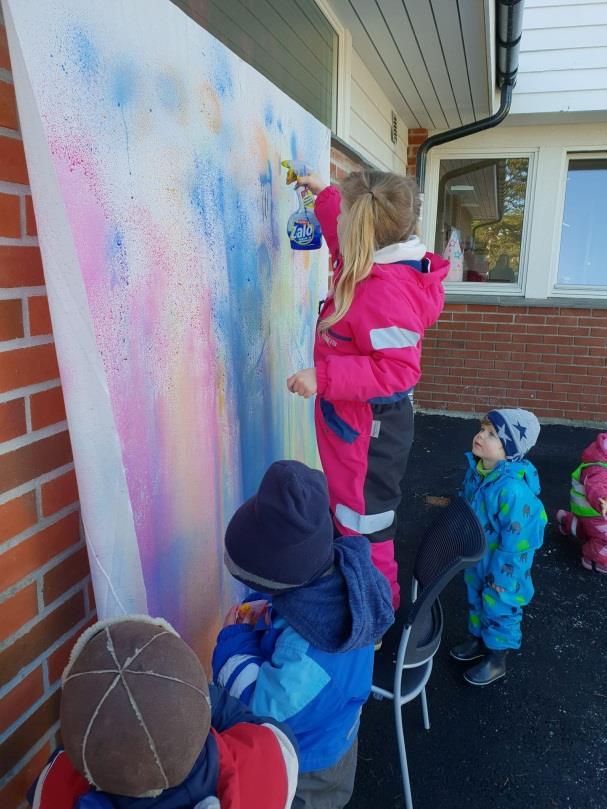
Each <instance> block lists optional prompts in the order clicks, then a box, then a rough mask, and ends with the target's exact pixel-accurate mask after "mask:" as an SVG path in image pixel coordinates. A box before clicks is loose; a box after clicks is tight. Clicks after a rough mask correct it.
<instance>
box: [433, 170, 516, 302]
mask: <svg viewBox="0 0 607 809" xmlns="http://www.w3.org/2000/svg"><path fill="white" fill-rule="evenodd" d="M528 175H529V158H528V157H483V158H481V157H479V158H475V157H466V158H462V159H441V161H440V165H439V184H438V201H437V217H436V234H435V242H434V249H435V251H436V252H438V253H442V254H443V255H444V256H445V258H448V259H449V261H450V263H451V269H450V272H449V275H448V277H447V281H450V282H461V281H464V282H476V283H483V284H486V283H492V284H508V285H511V287H513V288H514V287H515V288H516V289H517V290H518V289H519V287H520V285H521V275H522V273H521V265H522V256H523V236H524V225H525V213H526V198H527V179H528ZM479 290H480V288H479ZM483 291H485V290H484V288H483ZM496 291H497V290H496Z"/></svg>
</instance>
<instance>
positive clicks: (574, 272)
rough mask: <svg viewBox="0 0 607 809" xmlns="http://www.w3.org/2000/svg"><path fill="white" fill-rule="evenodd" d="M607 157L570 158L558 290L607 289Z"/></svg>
mask: <svg viewBox="0 0 607 809" xmlns="http://www.w3.org/2000/svg"><path fill="white" fill-rule="evenodd" d="M606 189H607V156H605V157H591V158H577V157H572V158H570V159H569V165H568V168H567V181H566V186H565V207H564V211H563V222H562V227H561V248H560V253H559V263H558V273H557V287H561V288H563V287H564V288H573V289H575V288H576V287H577V288H579V287H582V288H583V287H601V286H602V287H606V286H607V262H606V261H605V222H606V221H607V193H606Z"/></svg>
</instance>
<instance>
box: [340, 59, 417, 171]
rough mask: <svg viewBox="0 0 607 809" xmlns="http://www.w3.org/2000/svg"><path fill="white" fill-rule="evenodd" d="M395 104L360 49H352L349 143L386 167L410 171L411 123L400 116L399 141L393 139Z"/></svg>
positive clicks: (379, 164) (390, 169) (378, 164)
mask: <svg viewBox="0 0 607 809" xmlns="http://www.w3.org/2000/svg"><path fill="white" fill-rule="evenodd" d="M393 109H394V108H393V106H392V105H391V103H390V101H389V100H388V98H387V97H386V95H385V94H384V93H383V92H382V90H381V89H380V87H379V85H378V84H377V83H376V81H375V80H374V79H373V77H372V76H371V73H370V72H369V71H368V70H367V68H366V67H365V65H364V64H363V62H362V59H361V58H360V56H359V55H358V54H357V53H356V51H354V50H353V51H352V86H351V108H350V132H349V136H348V138H347V140H348V143H349V144H350V145H351V146H352V148H353V149H356V151H357V152H360V153H361V154H362V156H363V157H365V158H366V159H367V160H369V161H370V162H371V163H374V164H375V165H377V166H378V168H380V169H383V170H385V171H401V172H405V171H406V166H407V126H406V124H405V122H404V121H403V120H402V118H400V117H399V116H397V118H398V141H397V143H396V144H394V143H392V141H391V140H390V128H391V113H392V110H393Z"/></svg>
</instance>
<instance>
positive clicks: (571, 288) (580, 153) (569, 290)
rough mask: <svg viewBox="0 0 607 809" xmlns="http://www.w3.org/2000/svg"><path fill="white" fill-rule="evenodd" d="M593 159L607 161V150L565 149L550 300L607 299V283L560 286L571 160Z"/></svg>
mask: <svg viewBox="0 0 607 809" xmlns="http://www.w3.org/2000/svg"><path fill="white" fill-rule="evenodd" d="M593 158H595V159H596V158H600V159H602V160H605V159H607V149H606V150H604V151H601V150H599V151H597V149H596V147H595V148H592V149H591V148H586V149H584V148H580V147H577V148H573V149H563V167H562V172H561V178H560V180H561V182H560V187H559V194H558V198H557V205H556V216H555V226H554V243H555V249H554V260H553V262H552V266H551V268H550V270H551V272H550V292H549V297H550V298H582V299H585V298H590V299H596V298H600V299H607V282H606V283H605V284H602V285H600V286H599V285H596V284H595V285H590V284H588V285H585V284H559V283H558V274H559V262H560V258H561V235H562V227H563V217H564V215H565V197H566V195H567V174H568V172H569V161H571V160H592V159H593Z"/></svg>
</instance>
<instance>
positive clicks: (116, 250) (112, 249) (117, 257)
mask: <svg viewBox="0 0 607 809" xmlns="http://www.w3.org/2000/svg"><path fill="white" fill-rule="evenodd" d="M106 256H107V261H108V265H109V268H110V286H111V287H112V289H114V287H116V286H123V285H124V284H128V282H129V277H128V274H129V266H128V261H127V255H126V247H125V245H124V236H123V234H122V231H121V230H120V228H119V227H118V226H114V227H113V228H112V230H111V231H110V233H109V235H108V238H107V242H106Z"/></svg>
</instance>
